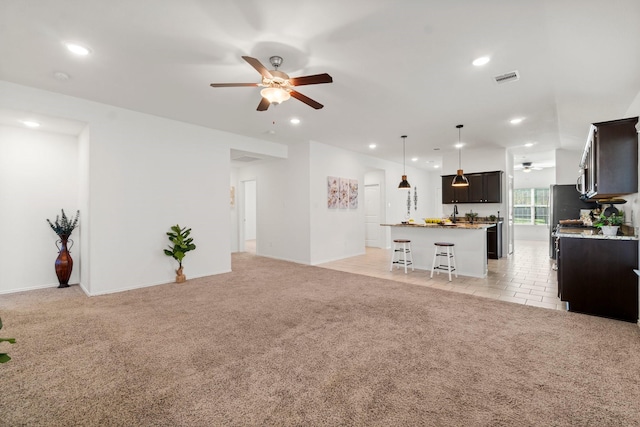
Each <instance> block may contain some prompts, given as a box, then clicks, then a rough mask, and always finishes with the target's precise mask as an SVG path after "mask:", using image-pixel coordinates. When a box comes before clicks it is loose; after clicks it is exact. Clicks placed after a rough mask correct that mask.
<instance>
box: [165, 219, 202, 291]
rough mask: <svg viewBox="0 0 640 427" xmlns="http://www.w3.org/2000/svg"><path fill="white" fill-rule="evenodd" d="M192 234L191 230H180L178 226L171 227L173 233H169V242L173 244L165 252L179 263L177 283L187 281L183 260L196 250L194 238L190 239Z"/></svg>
mask: <svg viewBox="0 0 640 427" xmlns="http://www.w3.org/2000/svg"><path fill="white" fill-rule="evenodd" d="M190 234H191V229H190V228H186V227H184V228H180V225H178V224H176V225H174V226H173V227H171V231H167V236H169V241H170V242H171V243H172V244H171V245H169V249H165V250H164V254H165V255H167V256H170V257H173V259H175V260H176V261H178V269H177V270H176V283H182V282H184V281H185V280H187V277H186V276H185V275H184V273H183V271H182V260H183V259H184V257H185V255H186V253H187V252H189V251H192V250H194V249H195V248H196V245H195V244H194V243H193V238H191V237H189V235H190Z"/></svg>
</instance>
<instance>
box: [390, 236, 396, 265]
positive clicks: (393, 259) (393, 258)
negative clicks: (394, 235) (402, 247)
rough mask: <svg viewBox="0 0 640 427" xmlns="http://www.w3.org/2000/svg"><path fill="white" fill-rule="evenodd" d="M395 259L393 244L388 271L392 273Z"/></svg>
mask: <svg viewBox="0 0 640 427" xmlns="http://www.w3.org/2000/svg"><path fill="white" fill-rule="evenodd" d="M395 259H396V244H395V243H394V244H393V248H392V249H391V265H389V271H393V262H394V261H395Z"/></svg>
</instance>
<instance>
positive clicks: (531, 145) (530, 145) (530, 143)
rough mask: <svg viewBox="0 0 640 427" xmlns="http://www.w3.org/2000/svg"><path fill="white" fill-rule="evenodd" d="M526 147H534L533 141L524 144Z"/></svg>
mask: <svg viewBox="0 0 640 427" xmlns="http://www.w3.org/2000/svg"><path fill="white" fill-rule="evenodd" d="M524 146H525V147H533V142H527V143H526V144H524Z"/></svg>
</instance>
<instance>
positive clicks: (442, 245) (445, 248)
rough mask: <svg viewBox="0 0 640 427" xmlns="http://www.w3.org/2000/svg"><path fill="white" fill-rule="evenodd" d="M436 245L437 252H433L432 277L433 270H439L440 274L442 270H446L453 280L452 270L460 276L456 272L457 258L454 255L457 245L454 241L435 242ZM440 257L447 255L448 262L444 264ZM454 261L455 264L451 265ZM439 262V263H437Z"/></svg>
mask: <svg viewBox="0 0 640 427" xmlns="http://www.w3.org/2000/svg"><path fill="white" fill-rule="evenodd" d="M434 245H435V246H436V250H435V253H434V254H433V265H432V266H431V277H432V278H433V272H434V271H435V270H438V274H440V270H444V271H446V272H448V273H449V281H451V272H452V271H453V272H454V273H455V275H456V278H457V277H458V273H456V259H455V257H454V252H453V247H454V246H455V245H454V244H453V243H448V242H436V243H434ZM438 257H446V258H447V263H446V264H444V263H443V261H442V260H439V259H438ZM452 261H453V266H451V262H452ZM436 262H437V265H436Z"/></svg>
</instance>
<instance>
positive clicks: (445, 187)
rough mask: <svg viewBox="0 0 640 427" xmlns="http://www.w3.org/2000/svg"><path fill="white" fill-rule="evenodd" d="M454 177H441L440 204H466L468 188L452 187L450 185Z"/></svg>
mask: <svg viewBox="0 0 640 427" xmlns="http://www.w3.org/2000/svg"><path fill="white" fill-rule="evenodd" d="M454 177H455V175H444V176H443V177H442V203H443V204H447V203H467V202H468V200H469V187H453V186H452V185H451V183H452V182H453V178H454Z"/></svg>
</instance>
